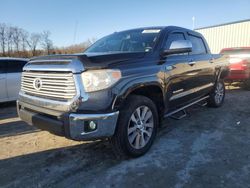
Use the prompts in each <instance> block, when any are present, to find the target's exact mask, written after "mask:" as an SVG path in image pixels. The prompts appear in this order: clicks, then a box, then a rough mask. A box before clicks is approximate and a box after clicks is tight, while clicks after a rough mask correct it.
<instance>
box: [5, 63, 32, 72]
mask: <svg viewBox="0 0 250 188" xmlns="http://www.w3.org/2000/svg"><path fill="white" fill-rule="evenodd" d="M26 63H27V62H26V61H21V60H9V61H8V63H7V73H15V72H22V71H23V67H24V65H25V64H26Z"/></svg>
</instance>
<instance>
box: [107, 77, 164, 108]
mask: <svg viewBox="0 0 250 188" xmlns="http://www.w3.org/2000/svg"><path fill="white" fill-rule="evenodd" d="M148 87H157V88H158V89H159V90H160V91H161V94H162V96H163V100H164V99H165V97H164V96H165V94H164V92H163V91H164V81H163V80H162V79H160V78H158V77H156V75H147V76H141V77H136V78H133V79H130V80H129V81H128V82H127V83H126V84H124V85H123V87H122V88H121V89H120V91H119V94H117V95H116V97H115V99H114V101H113V104H112V110H114V109H117V108H118V109H119V108H120V106H122V104H123V103H124V101H125V100H126V98H127V97H128V96H129V95H130V94H131V93H133V92H134V91H136V90H138V89H143V88H148Z"/></svg>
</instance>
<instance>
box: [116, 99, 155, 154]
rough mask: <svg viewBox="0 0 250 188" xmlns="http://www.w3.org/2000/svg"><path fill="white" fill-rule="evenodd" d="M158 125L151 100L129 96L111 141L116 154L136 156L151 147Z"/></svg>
mask: <svg viewBox="0 0 250 188" xmlns="http://www.w3.org/2000/svg"><path fill="white" fill-rule="evenodd" d="M157 127H158V113H157V109H156V106H155V104H154V103H153V101H152V100H150V99H149V98H147V97H144V96H138V95H133V96H130V97H129V98H128V100H127V102H126V107H124V108H123V109H122V110H121V111H120V114H119V120H118V124H117V128H116V132H115V134H114V136H113V137H112V138H111V143H112V144H113V147H114V149H115V151H116V153H117V154H118V155H127V156H132V157H138V156H141V155H143V154H144V153H146V152H147V151H148V150H149V148H150V147H151V145H152V143H153V141H154V139H155V136H156V130H157Z"/></svg>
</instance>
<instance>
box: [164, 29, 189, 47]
mask: <svg viewBox="0 0 250 188" xmlns="http://www.w3.org/2000/svg"><path fill="white" fill-rule="evenodd" d="M175 40H185V37H184V34H183V33H171V34H170V35H169V36H168V38H167V40H166V42H165V44H164V49H165V50H167V49H169V47H170V45H171V43H172V42H173V41H175Z"/></svg>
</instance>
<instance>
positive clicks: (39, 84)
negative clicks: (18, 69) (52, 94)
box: [33, 78, 43, 91]
mask: <svg viewBox="0 0 250 188" xmlns="http://www.w3.org/2000/svg"><path fill="white" fill-rule="evenodd" d="M42 85H43V83H42V80H41V79H40V78H36V79H35V80H34V81H33V87H34V88H35V90H37V91H39V90H40V89H41V88H42Z"/></svg>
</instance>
